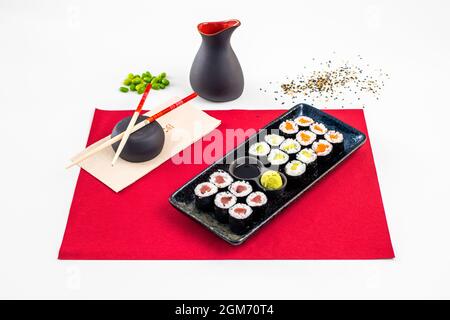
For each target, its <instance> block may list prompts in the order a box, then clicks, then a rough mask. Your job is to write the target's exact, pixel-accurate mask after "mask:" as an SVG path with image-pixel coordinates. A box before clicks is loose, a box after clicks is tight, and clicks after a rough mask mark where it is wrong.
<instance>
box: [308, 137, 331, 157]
mask: <svg viewBox="0 0 450 320" xmlns="http://www.w3.org/2000/svg"><path fill="white" fill-rule="evenodd" d="M319 144H325V145H327V148H326V149H325V151H323V152H317V147H318V146H319ZM312 149H313V150H314V152H315V153H316V154H317V155H318V156H322V157H323V156H327V155H329V154H330V153H331V150H333V145H332V144H331V143H329V142H328V141H327V140H325V139H320V140H319V141H316V142H314V143H313V145H312Z"/></svg>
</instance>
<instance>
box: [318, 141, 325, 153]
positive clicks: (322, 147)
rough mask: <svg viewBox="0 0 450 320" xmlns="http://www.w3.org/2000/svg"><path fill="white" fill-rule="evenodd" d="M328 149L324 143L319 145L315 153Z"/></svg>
mask: <svg viewBox="0 0 450 320" xmlns="http://www.w3.org/2000/svg"><path fill="white" fill-rule="evenodd" d="M327 149H328V145H327V144H325V143H319V144H318V145H317V148H316V152H317V153H322V152H325V151H326V150H327Z"/></svg>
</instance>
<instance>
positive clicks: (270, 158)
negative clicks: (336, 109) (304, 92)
mask: <svg viewBox="0 0 450 320" xmlns="http://www.w3.org/2000/svg"><path fill="white" fill-rule="evenodd" d="M279 129H280V131H281V134H280V135H278V134H268V135H266V136H265V137H264V141H261V142H257V143H254V144H252V145H251V146H250V148H249V154H250V155H251V156H254V157H257V158H259V159H260V160H262V161H263V162H264V163H266V164H269V165H271V166H277V167H279V168H281V167H283V166H284V172H285V174H286V175H287V177H288V178H298V177H299V176H301V175H303V174H304V173H305V171H306V169H307V168H308V167H310V168H312V169H314V170H312V169H310V170H309V171H311V172H312V173H314V172H315V169H317V163H326V162H327V160H329V159H331V157H332V155H333V154H336V153H338V152H340V151H342V150H343V147H344V136H343V134H342V133H340V132H338V131H335V130H329V129H328V128H327V127H326V126H325V125H324V124H323V123H318V122H315V121H314V120H313V119H312V118H310V117H307V116H300V117H298V118H296V119H294V120H286V121H283V122H282V123H281V124H280V126H279ZM300 129H301V130H300ZM333 150H334V152H333Z"/></svg>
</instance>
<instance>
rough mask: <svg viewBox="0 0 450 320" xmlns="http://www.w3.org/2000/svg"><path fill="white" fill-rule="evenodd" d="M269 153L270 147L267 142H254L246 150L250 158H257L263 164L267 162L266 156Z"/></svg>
mask: <svg viewBox="0 0 450 320" xmlns="http://www.w3.org/2000/svg"><path fill="white" fill-rule="evenodd" d="M269 152H270V146H269V144H268V143H267V142H264V141H262V142H256V143H254V144H252V145H251V146H250V148H249V150H248V153H249V154H250V155H251V156H254V157H257V158H259V159H260V160H261V161H262V162H263V163H266V162H267V155H268V154H269Z"/></svg>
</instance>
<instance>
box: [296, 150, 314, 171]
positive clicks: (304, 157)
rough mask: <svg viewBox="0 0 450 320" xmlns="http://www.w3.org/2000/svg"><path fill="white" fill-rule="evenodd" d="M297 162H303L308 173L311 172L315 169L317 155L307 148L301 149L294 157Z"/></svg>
mask: <svg viewBox="0 0 450 320" xmlns="http://www.w3.org/2000/svg"><path fill="white" fill-rule="evenodd" d="M296 158H297V160H299V161H301V162H303V163H304V164H305V165H306V167H307V168H308V172H312V171H313V170H311V169H315V168H316V167H317V154H316V153H315V152H314V151H313V150H312V149H309V148H306V149H302V150H301V151H300V152H299V153H297V156H296Z"/></svg>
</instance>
